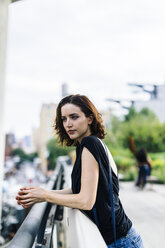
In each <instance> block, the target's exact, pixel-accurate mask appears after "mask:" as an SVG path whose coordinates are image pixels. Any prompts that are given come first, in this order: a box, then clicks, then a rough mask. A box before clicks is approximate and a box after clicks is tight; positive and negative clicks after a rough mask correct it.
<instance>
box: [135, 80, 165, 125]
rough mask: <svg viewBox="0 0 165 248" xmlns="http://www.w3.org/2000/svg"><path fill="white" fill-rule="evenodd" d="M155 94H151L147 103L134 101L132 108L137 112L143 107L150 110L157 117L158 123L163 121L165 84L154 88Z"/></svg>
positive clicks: (164, 116)
mask: <svg viewBox="0 0 165 248" xmlns="http://www.w3.org/2000/svg"><path fill="white" fill-rule="evenodd" d="M154 92H156V94H152V92H151V97H150V99H149V100H148V101H142V100H141V101H135V102H134V107H135V109H136V110H137V111H139V110H141V109H142V108H144V107H147V108H149V109H151V110H152V111H153V112H154V113H155V114H156V115H157V117H158V119H159V120H160V122H164V121H165V111H164V106H165V84H163V85H157V86H156V91H155V90H154Z"/></svg>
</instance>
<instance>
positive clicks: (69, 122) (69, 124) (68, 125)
mask: <svg viewBox="0 0 165 248" xmlns="http://www.w3.org/2000/svg"><path fill="white" fill-rule="evenodd" d="M66 126H67V127H71V126H72V121H71V120H70V119H68V120H67V123H66Z"/></svg>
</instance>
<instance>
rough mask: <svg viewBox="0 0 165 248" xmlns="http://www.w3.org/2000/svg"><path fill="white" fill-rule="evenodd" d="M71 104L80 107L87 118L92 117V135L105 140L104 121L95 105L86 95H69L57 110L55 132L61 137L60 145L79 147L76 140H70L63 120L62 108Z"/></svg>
mask: <svg viewBox="0 0 165 248" xmlns="http://www.w3.org/2000/svg"><path fill="white" fill-rule="evenodd" d="M67 103H71V104H74V105H76V106H78V107H79V108H80V109H81V111H82V112H83V113H84V114H85V116H86V117H89V116H92V117H93V121H92V123H91V124H90V128H91V134H92V135H95V136H96V137H98V138H100V139H103V138H104V137H105V128H104V125H103V121H102V118H101V115H100V114H99V112H98V111H97V109H96V107H95V106H94V104H93V103H92V102H91V101H90V100H89V99H88V97H87V96H84V95H79V94H76V95H69V96H66V97H64V98H63V99H62V100H61V101H60V102H59V104H58V106H57V110H56V119H55V122H54V125H53V127H54V130H55V132H56V134H57V135H58V137H59V143H60V144H62V145H63V144H65V145H67V146H71V145H75V146H76V145H77V141H76V140H72V139H70V138H69V136H68V134H67V132H66V131H65V129H64V126H63V122H62V118H61V108H62V107H63V106H64V105H65V104H67Z"/></svg>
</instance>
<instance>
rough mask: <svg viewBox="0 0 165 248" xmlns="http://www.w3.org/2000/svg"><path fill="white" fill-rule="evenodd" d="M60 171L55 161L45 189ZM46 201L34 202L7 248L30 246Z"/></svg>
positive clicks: (60, 166) (51, 184) (25, 247)
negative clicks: (54, 166) (52, 173)
mask: <svg viewBox="0 0 165 248" xmlns="http://www.w3.org/2000/svg"><path fill="white" fill-rule="evenodd" d="M60 173H62V164H61V163H57V165H56V169H55V171H54V175H53V177H52V178H51V180H50V181H49V182H48V184H47V185H46V189H53V187H54V184H55V183H56V180H57V179H58V176H59V175H60ZM47 204H48V203H46V202H43V203H37V204H35V205H34V206H33V207H32V209H31V210H30V212H29V214H28V215H27V217H26V218H25V220H24V221H23V223H22V225H21V226H20V228H19V230H18V231H17V233H16V234H15V236H14V238H13V239H12V240H11V242H10V243H9V245H8V246H6V247H7V248H22V246H23V247H24V248H31V247H32V246H33V243H34V240H35V238H36V235H37V233H38V230H39V227H40V224H41V221H42V218H43V215H44V213H45V210H46V207H47Z"/></svg>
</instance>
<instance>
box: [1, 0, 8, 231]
mask: <svg viewBox="0 0 165 248" xmlns="http://www.w3.org/2000/svg"><path fill="white" fill-rule="evenodd" d="M9 3H10V0H0V231H1V213H2V181H3V167H4V130H3V112H4V95H5V89H4V88H5V64H6V63H5V62H6V44H7V24H8V5H9Z"/></svg>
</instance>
